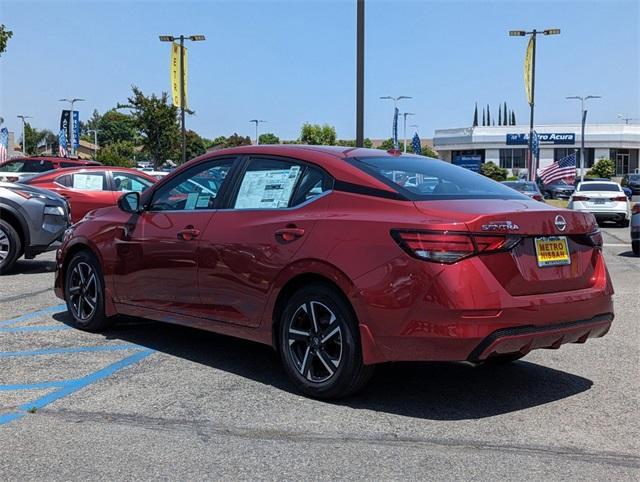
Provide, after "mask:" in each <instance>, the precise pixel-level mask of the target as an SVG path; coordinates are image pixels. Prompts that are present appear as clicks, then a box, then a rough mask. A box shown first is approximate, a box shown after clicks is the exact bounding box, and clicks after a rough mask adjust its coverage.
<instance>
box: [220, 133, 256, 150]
mask: <svg viewBox="0 0 640 482" xmlns="http://www.w3.org/2000/svg"><path fill="white" fill-rule="evenodd" d="M250 145H251V138H250V137H249V136H245V137H242V136H240V135H238V134H237V133H235V132H234V133H233V134H232V135H230V136H229V137H227V140H226V141H225V143H224V147H238V146H250Z"/></svg>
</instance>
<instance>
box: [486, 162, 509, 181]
mask: <svg viewBox="0 0 640 482" xmlns="http://www.w3.org/2000/svg"><path fill="white" fill-rule="evenodd" d="M480 173H481V174H482V175H483V176H487V177H490V178H491V179H493V180H494V181H504V180H506V179H507V170H506V169H503V168H502V167H500V166H496V165H495V164H494V163H493V162H491V161H489V162H485V163H484V164H480Z"/></svg>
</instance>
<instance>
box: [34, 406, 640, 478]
mask: <svg viewBox="0 0 640 482" xmlns="http://www.w3.org/2000/svg"><path fill="white" fill-rule="evenodd" d="M38 414H39V415H41V416H50V417H54V418H57V419H62V420H65V421H68V422H71V423H74V424H78V423H115V424H119V425H123V426H129V427H139V428H142V429H149V430H161V431H176V432H183V433H184V432H192V433H194V434H196V435H197V436H198V437H199V438H200V439H201V440H203V441H205V442H206V441H209V440H210V439H211V438H213V437H216V436H218V437H220V436H222V437H225V436H226V437H236V438H246V439H253V440H271V441H281V442H285V443H286V442H292V443H293V442H295V443H299V442H307V443H320V444H330V445H336V444H349V443H351V444H364V445H389V446H394V447H396V446H398V445H403V446H406V447H414V448H421V449H429V448H431V449H433V450H451V449H457V450H462V451H487V452H497V453H500V454H504V453H511V454H513V455H525V456H527V455H528V456H533V457H548V458H559V459H565V460H573V461H579V462H585V463H593V464H599V465H609V466H619V467H627V468H636V469H637V468H640V456H637V455H635V454H634V453H625V452H613V451H601V452H594V451H588V450H584V449H580V448H577V447H563V446H543V445H535V444H530V445H528V444H497V443H490V442H485V441H480V440H468V439H453V438H451V439H448V438H438V437H433V438H431V437H403V436H401V435H398V434H397V433H378V434H370V435H369V434H349V433H339V432H333V433H331V432H327V433H317V432H316V433H313V432H298V431H287V430H277V429H258V428H250V427H234V426H228V425H223V424H218V423H215V422H212V421H210V420H187V419H168V418H162V417H149V416H143V415H130V414H122V413H108V412H88V411H77V410H64V409H59V410H50V409H45V410H40V411H38Z"/></svg>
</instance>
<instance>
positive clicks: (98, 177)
mask: <svg viewBox="0 0 640 482" xmlns="http://www.w3.org/2000/svg"><path fill="white" fill-rule="evenodd" d="M69 187H71V188H73V189H79V190H82V191H106V190H107V178H106V176H105V175H104V172H83V173H80V172H78V173H76V174H72V176H71V186H69Z"/></svg>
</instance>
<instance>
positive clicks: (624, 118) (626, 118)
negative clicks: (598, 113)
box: [618, 114, 638, 124]
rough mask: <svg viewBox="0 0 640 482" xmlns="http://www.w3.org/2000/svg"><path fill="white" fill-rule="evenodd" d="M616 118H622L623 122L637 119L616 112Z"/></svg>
mask: <svg viewBox="0 0 640 482" xmlns="http://www.w3.org/2000/svg"><path fill="white" fill-rule="evenodd" d="M618 119H620V120H623V121H624V123H625V124H629V121H634V120H638V119H636V118H635V117H625V116H624V115H623V114H618Z"/></svg>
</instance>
